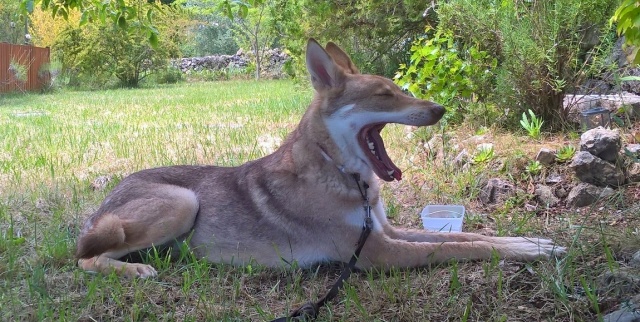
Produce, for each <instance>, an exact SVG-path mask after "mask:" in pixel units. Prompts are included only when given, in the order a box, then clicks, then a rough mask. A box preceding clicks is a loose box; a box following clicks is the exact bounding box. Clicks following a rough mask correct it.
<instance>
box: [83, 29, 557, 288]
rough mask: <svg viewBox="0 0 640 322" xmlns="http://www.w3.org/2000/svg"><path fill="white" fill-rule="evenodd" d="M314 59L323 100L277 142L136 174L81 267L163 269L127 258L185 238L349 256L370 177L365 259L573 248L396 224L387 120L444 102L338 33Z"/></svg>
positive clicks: (306, 255)
mask: <svg viewBox="0 0 640 322" xmlns="http://www.w3.org/2000/svg"><path fill="white" fill-rule="evenodd" d="M306 64H307V69H308V71H309V73H310V75H311V84H312V85H313V88H314V89H315V94H314V97H313V101H312V102H311V104H310V106H309V108H308V109H307V111H306V113H305V114H304V116H303V117H302V120H301V121H300V124H299V125H298V127H297V128H296V129H295V130H294V131H293V132H292V133H291V134H290V135H289V137H288V138H287V139H286V141H285V142H284V143H283V144H282V146H280V148H279V149H278V150H276V151H275V152H274V153H273V154H271V155H268V156H266V157H263V158H261V159H258V160H255V161H250V162H248V163H245V164H243V165H241V166H238V167H217V166H172V167H164V168H155V169H148V170H143V171H140V172H136V173H133V174H131V175H130V176H128V177H127V178H125V179H124V180H122V182H120V183H119V184H118V185H117V186H116V187H115V189H114V190H113V191H112V192H111V194H109V196H107V198H106V199H105V200H104V202H103V203H102V205H101V206H100V208H99V209H98V210H97V211H96V212H95V213H94V214H93V215H92V216H90V217H89V218H88V220H87V221H86V223H85V225H84V227H83V229H82V232H81V234H80V237H79V239H78V249H77V253H76V255H77V257H78V259H79V260H78V265H79V266H80V267H81V268H83V269H85V270H89V271H98V272H103V273H106V272H110V271H112V270H116V271H117V272H119V273H120V274H122V275H125V276H138V277H142V278H145V277H149V276H155V275H156V270H155V269H154V268H153V267H151V266H149V265H145V264H139V263H125V262H122V261H120V260H119V258H121V257H123V256H124V255H126V254H128V253H131V252H134V251H137V250H141V249H146V248H150V247H152V246H160V245H163V244H167V243H171V242H175V241H183V240H188V241H189V244H190V246H191V248H192V250H193V251H194V252H195V254H196V255H197V256H199V257H202V258H206V259H207V260H209V261H212V262H223V263H232V264H237V265H242V264H244V263H249V262H250V261H255V262H257V263H259V264H262V265H267V266H272V267H276V266H282V265H283V263H285V262H286V263H292V262H297V263H298V265H300V266H309V265H311V264H314V263H318V262H325V261H341V262H347V261H349V258H350V257H351V256H352V254H353V252H354V245H355V244H356V241H357V240H358V237H359V235H360V232H361V231H362V226H363V221H364V218H365V212H363V196H362V193H361V189H363V187H366V186H367V185H368V186H369V189H368V191H367V194H368V198H369V202H370V205H371V207H372V209H371V217H372V221H373V231H372V232H371V234H370V236H369V240H368V241H367V243H366V244H365V246H364V248H363V249H362V253H361V255H360V257H359V261H358V264H357V266H358V267H360V268H366V267H372V266H373V267H378V268H383V269H386V268H389V267H416V266H423V265H428V264H430V263H438V262H444V261H447V260H449V259H452V258H455V259H459V260H477V259H487V258H490V257H491V256H492V254H493V253H495V254H497V255H499V256H500V257H503V258H511V259H516V260H523V261H530V260H535V259H538V258H547V257H549V256H551V255H552V254H562V253H564V252H565V249H564V248H563V247H558V246H555V245H554V243H553V242H552V241H551V240H547V239H539V238H524V237H488V236H483V235H479V234H472V233H453V232H452V233H439V232H428V231H425V230H419V229H404V228H396V227H392V226H391V225H390V224H389V223H388V221H387V218H386V215H385V210H384V203H383V202H382V200H381V198H380V195H379V187H378V180H377V179H376V178H375V177H374V174H375V176H377V177H378V178H380V179H382V180H384V181H393V180H400V179H401V178H402V172H401V171H400V169H398V167H397V166H396V165H395V164H394V163H393V162H392V161H391V159H389V157H388V156H387V152H386V151H385V147H384V143H383V141H382V138H381V136H380V132H381V131H382V129H383V128H384V126H385V125H386V124H387V123H400V124H406V125H413V126H427V125H433V124H435V123H436V122H438V120H440V118H441V117H442V115H443V114H444V113H445V109H444V108H443V107H442V106H440V105H438V104H436V103H433V102H429V101H424V100H420V99H416V98H413V97H410V96H408V95H406V94H404V93H403V92H402V90H401V89H400V88H398V86H396V85H395V84H394V83H393V82H392V81H391V80H389V79H386V78H383V77H379V76H373V75H363V74H360V73H359V71H358V69H357V68H356V67H355V66H354V65H353V63H352V62H351V59H350V58H349V56H347V54H345V53H344V51H343V50H342V49H340V48H339V47H338V46H337V45H335V44H334V43H328V44H327V46H326V48H322V46H320V45H319V44H318V43H317V42H316V41H315V40H313V39H310V40H309V42H308V44H307V52H306ZM354 178H355V179H354Z"/></svg>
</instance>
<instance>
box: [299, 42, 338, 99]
mask: <svg viewBox="0 0 640 322" xmlns="http://www.w3.org/2000/svg"><path fill="white" fill-rule="evenodd" d="M307 70H308V71H309V74H310V75H311V84H313V88H315V89H316V91H322V90H328V89H331V88H335V87H338V86H340V85H341V84H342V79H343V77H344V72H343V71H342V69H341V68H340V67H339V66H338V65H337V64H336V62H335V61H334V60H333V58H331V56H329V54H328V53H327V52H326V51H325V50H324V48H322V46H320V44H318V42H317V41H316V40H315V39H313V38H310V39H309V42H307Z"/></svg>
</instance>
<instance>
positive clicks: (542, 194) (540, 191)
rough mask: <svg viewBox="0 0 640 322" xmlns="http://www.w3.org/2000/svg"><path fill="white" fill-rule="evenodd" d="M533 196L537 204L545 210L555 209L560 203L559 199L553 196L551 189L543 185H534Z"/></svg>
mask: <svg viewBox="0 0 640 322" xmlns="http://www.w3.org/2000/svg"><path fill="white" fill-rule="evenodd" d="M534 195H535V196H536V199H538V202H539V203H540V204H542V205H544V206H546V207H547V208H551V207H555V206H556V205H557V204H558V203H559V202H560V199H558V198H556V196H554V195H553V191H552V190H551V188H550V187H548V186H545V185H543V184H537V185H536V189H535V191H534Z"/></svg>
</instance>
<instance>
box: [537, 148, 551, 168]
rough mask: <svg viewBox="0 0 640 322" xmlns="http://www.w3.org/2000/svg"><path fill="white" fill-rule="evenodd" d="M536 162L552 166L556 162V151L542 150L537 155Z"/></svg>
mask: <svg viewBox="0 0 640 322" xmlns="http://www.w3.org/2000/svg"><path fill="white" fill-rule="evenodd" d="M536 160H537V161H538V162H540V163H542V164H544V165H551V164H553V162H555V161H556V151H553V150H551V149H547V148H542V149H540V151H538V155H536Z"/></svg>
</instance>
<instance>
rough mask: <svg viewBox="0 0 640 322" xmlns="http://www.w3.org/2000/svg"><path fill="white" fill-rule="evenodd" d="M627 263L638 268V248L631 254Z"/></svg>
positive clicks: (639, 265)
mask: <svg viewBox="0 0 640 322" xmlns="http://www.w3.org/2000/svg"><path fill="white" fill-rule="evenodd" d="M629 265H630V266H631V267H633V268H636V269H640V250H639V251H637V252H635V254H633V256H631V260H630V261H629Z"/></svg>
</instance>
